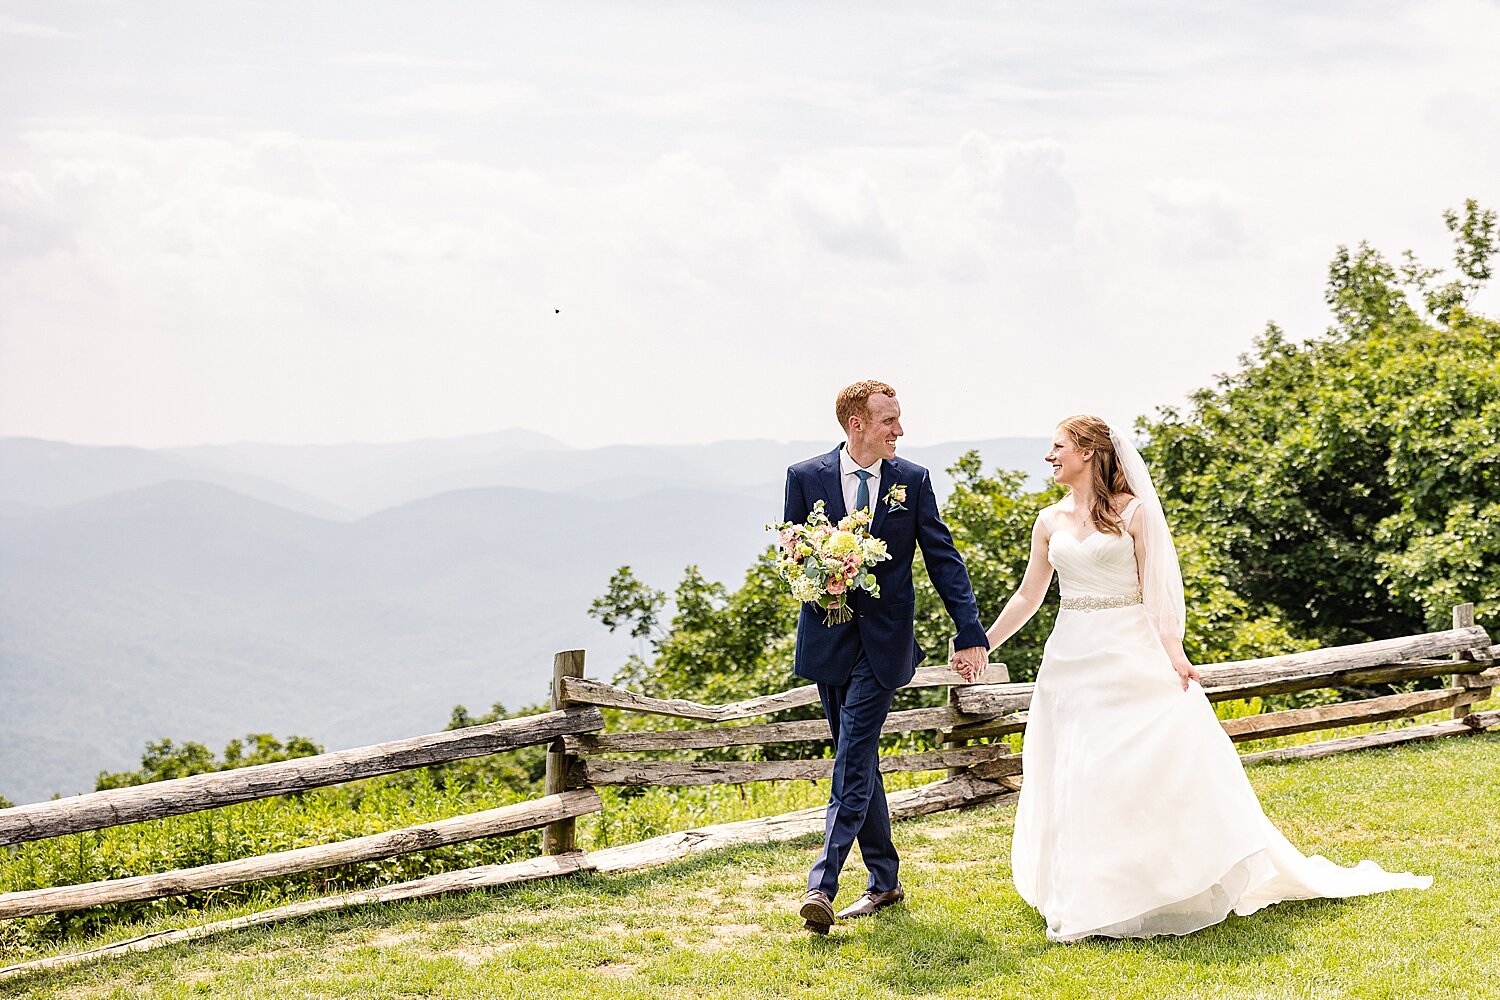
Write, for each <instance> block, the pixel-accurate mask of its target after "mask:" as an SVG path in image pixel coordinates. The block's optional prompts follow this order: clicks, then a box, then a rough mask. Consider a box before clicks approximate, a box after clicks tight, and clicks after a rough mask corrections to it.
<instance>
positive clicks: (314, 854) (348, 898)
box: [0, 604, 1500, 977]
mask: <svg viewBox="0 0 1500 1000" xmlns="http://www.w3.org/2000/svg"><path fill="white" fill-rule="evenodd" d="M1497 660H1500V645H1493V644H1492V643H1491V641H1490V637H1489V635H1488V634H1487V633H1486V632H1485V630H1484V629H1482V628H1479V627H1478V626H1476V625H1475V623H1474V608H1473V605H1471V604H1465V605H1461V606H1459V607H1457V608H1455V609H1454V611H1453V627H1452V628H1451V629H1448V630H1445V631H1441V632H1431V633H1426V634H1423V635H1414V636H1405V637H1402V638H1396V639H1384V640H1380V641H1376V642H1368V643H1362V644H1359V645H1352V646H1340V647H1334V648H1327V649H1318V650H1313V651H1310V652H1303V653H1293V654H1288V655H1283V656H1273V657H1266V658H1264V659H1256V660H1243V661H1238V662H1233V663H1223V664H1214V665H1209V666H1205V667H1202V668H1201V670H1200V672H1201V674H1202V676H1203V686H1204V689H1205V691H1206V692H1207V693H1208V697H1209V698H1210V699H1212V700H1215V701H1223V700H1229V699H1244V698H1252V697H1256V696H1261V695H1270V694H1284V693H1289V692H1295V691H1307V690H1314V689H1322V688H1336V689H1341V690H1343V691H1345V692H1359V691H1361V690H1362V689H1367V688H1369V687H1370V686H1372V685H1383V684H1391V683H1397V682H1405V681H1417V680H1430V679H1433V678H1442V679H1444V681H1445V684H1444V686H1442V687H1432V688H1424V689H1420V690H1415V691H1411V692H1404V693H1398V694H1387V695H1378V696H1373V697H1360V698H1355V699H1354V700H1346V701H1340V702H1336V703H1333V704H1327V705H1318V706H1316V707H1311V708H1298V709H1289V710H1286V711H1279V712H1268V713H1265V714H1261V715H1252V716H1247V717H1243V718H1235V719H1230V720H1227V721H1225V722H1224V724H1223V725H1224V728H1225V730H1226V731H1227V732H1228V734H1229V736H1230V738H1231V739H1233V740H1235V741H1236V742H1244V741H1249V740H1259V739H1264V738H1267V737H1273V736H1285V735H1290V734H1295V733H1304V732H1310V731H1317V730H1327V729H1334V728H1339V727H1345V726H1351V725H1358V724H1362V723H1370V722H1378V721H1387V720H1398V719H1414V718H1415V717H1417V716H1420V715H1424V714H1428V713H1432V712H1439V711H1449V710H1451V713H1450V714H1451V717H1450V718H1447V719H1443V720H1441V721H1437V722H1429V723H1426V724H1421V725H1408V726H1401V727H1396V728H1390V729H1382V730H1373V731H1369V732H1365V733H1362V734H1360V735H1356V736H1349V737H1344V738H1341V739H1328V740H1322V741H1316V742H1311V743H1306V744H1301V745H1297V746H1292V747H1288V748H1285V749H1278V750H1266V751H1262V752H1259V753H1252V754H1247V755H1245V756H1244V757H1243V758H1242V759H1243V760H1244V761H1245V762H1246V763H1247V764H1248V763H1259V762H1264V761H1278V760H1289V759H1296V758H1310V757H1321V756H1326V755H1328V754H1334V753H1340V752H1344V751H1349V750H1357V749H1361V748H1365V747H1376V746H1388V745H1393V744H1399V743H1410V742H1414V741H1418V740H1430V739H1437V738H1441V737H1447V736H1461V735H1467V734H1473V733H1479V732H1483V731H1485V730H1488V729H1491V728H1494V727H1496V726H1500V711H1485V712H1476V711H1473V708H1472V706H1473V705H1475V704H1476V703H1478V702H1481V701H1484V700H1485V699H1487V698H1488V697H1490V694H1491V692H1492V690H1493V688H1494V687H1496V686H1500V667H1497V666H1496V663H1497ZM583 672H584V653H583V651H582V650H570V651H566V652H562V653H558V654H557V656H556V657H555V659H554V662H553V682H552V692H551V706H550V707H551V711H548V712H545V713H543V714H540V715H534V716H527V717H523V718H515V719H506V720H503V721H500V722H493V723H486V724H482V725H477V726H470V727H467V728H464V729H457V730H450V731H445V732H442V733H434V734H431V735H427V736H418V737H414V738H411V739H405V740H396V741H393V742H389V743H380V744H376V745H374V746H368V747H360V748H358V749H354V750H341V751H337V752H334V753H324V754H318V755H316V756H311V757H301V758H296V759H293V760H287V761H280V762H276V763H270V764H260V765H256V766H253V767H245V768H240V769H237V770H231V771H218V772H213V773H210V774H200V775H194V776H191V777H186V778H177V779H173V780H170V781H160V782H154V783H151V784H145V785H137V786H133V787H128V788H118V789H110V790H107V791H100V792H91V793H88V794H84V795H75V796H72V797H71V798H64V799H55V800H52V801H49V802H38V803H34V804H30V805H21V806H15V807H13V808H8V809H0V848H3V847H6V846H9V845H15V844H20V843H23V842H27V841H35V840H41V839H45V838H49V837H60V836H64V835H67V834H76V833H82V832H85V831H90V830H98V829H102V828H105V827H112V826H120V825H124V824H127V823H138V822H144V821H148V820H154V819H161V818H164V817H168V816H175V815H182V814H185V813H191V812H196V811H200V810H204V809H213V808H216V807H219V806H225V805H231V804H233V803H238V802H247V801H251V800H254V799H262V798H268V797H271V796H276V795H283V794H287V793H291V792H300V791H306V790H309V789H312V788H318V787H322V786H326V785H332V784H337V783H340V782H346V781H355V780H359V779H361V778H370V777H376V776H379V775H386V774H393V773H397V772H400V771H405V770H410V769H413V768H419V767H427V766H430V765H434V764H442V763H447V762H450V761H456V760H462V759H465V758H472V757H479V756H484V755H488V754H495V753H503V752H506V751H509V750H515V749H518V748H521V747H526V746H538V745H542V744H546V745H548V747H549V751H548V754H547V773H546V786H545V789H544V794H543V796H542V797H540V798H538V799H534V800H531V801H527V802H522V803H518V804H515V805H510V806H503V807H501V808H497V809H489V810H486V811H483V812H477V813H472V814H469V815H465V816H458V817H455V818H452V819H445V820H438V821H435V822H431V823H426V824H422V825H420V826H414V827H407V828H404V829H399V830H392V831H389V832H386V833H379V834H374V835H371V836H365V837H358V838H355V839H352V840H346V841H341V842H336V843H330V844H321V845H317V846H313V847H303V848H297V849H295V850H288V851H280V852H277V853H274V854H266V855H261V856H258V857H251V858H242V859H239V860H235V861H226V862H222V863H219V864H212V865H204V866H200V867H196V868H188V869H180V870H177V871H170V872H162V873H156V874H146V875H138V876H134V877H130V878H121V879H113V880H109V881H103V882H93V883H89V884H85V885H67V886H55V887H51V888H44V889H32V890H26V891H20V892H9V893H4V894H0V919H9V918H17V917H26V916H37V915H41V914H47V913H56V912H61V911H65V910H76V909H81V908H85V907H90V906H98V905H101V904H105V903H119V902H127V901H140V900H150V899H158V898H161V897H164V896H171V895H179V894H183V893H189V892H194V891H198V890H202V889H208V888H217V887H223V886H229V885H236V884H240V883H244V882H250V881H254V880H257V879H266V878H273V877H276V876H282V875H289V874H294V873H299V872H308V871H315V870H318V869H323V868H329V867H333V866H336V865H344V864H349V863H353V862H360V861H372V860H377V859H381V858H389V857H394V856H397V855H400V854H406V853H410V852H413V851H421V850H426V849H428V848H433V847H439V846H442V845H446V844H455V843H460V842H463V841H469V840H476V839H480V838H484V837H496V836H502V835H506V834H513V833H518V832H521V831H525V830H535V829H537V828H541V829H543V831H544V832H543V838H542V843H543V852H544V853H543V855H542V856H541V857H538V858H533V859H531V860H528V861H521V862H514V863H511V864H502V865H483V866H479V867H476V868H467V869H462V870H459V871H453V872H446V873H443V874H440V875H433V876H429V877H427V878H422V879H416V880H414V881H410V882H402V883H397V884H394V885H387V886H380V887H377V888H372V889H366V890H362V891H358V892H350V893H343V894H339V895H333V896H326V897H322V898H318V899H313V900H308V901H305V902H300V903H294V904H290V905H288V906H281V907H276V908H274V909H271V910H266V911H262V912H260V913H255V914H251V915H249V916H246V917H239V918H236V919H233V920H226V921H219V922H216V923H211V924H204V925H200V926H197V927H190V928H185V929H182V930H177V931H168V932H161V933H157V934H152V935H146V936H145V937H142V938H136V939H132V940H129V941H123V942H118V943H116V944H112V945H108V946H106V947H104V948H100V949H96V950H95V951H91V952H83V953H78V954H72V955H63V956H58V957H54V958H48V959H40V960H37V961H33V962H27V963H22V964H20V965H13V966H10V967H8V968H3V969H0V977H5V976H10V975H16V974H20V973H23V972H29V971H35V970H38V969H43V968H51V967H57V966H61V965H68V964H74V963H76V962H81V961H86V960H89V959H92V958H96V957H99V956H102V955H107V954H117V953H121V952H126V951H140V950H146V949H148V948H155V947H161V946H163V945H166V944H171V943H174V942H177V941H185V940H192V939H194V938H199V937H204V936H207V935H209V934H214V933H219V932H222V931H226V930H233V929H238V928H241V927H249V926H255V925H258V924H265V923H271V922H274V921H279V920H286V919H291V918H294V917H299V916H304V915H308V914H312V913H319V912H325V911H328V910H335V909H342V908H345V907H350V906H357V905H362V904H365V903H375V902H384V901H392V900H399V899H414V898H421V897H426V896H433V895H439V894H443V893H450V892H459V891H464V890H468V889H476V888H485V887H492V886H499V885H507V884H514V883H517V882H524V881H529V880H533V879H538V878H548V877H552V876H557V875H564V874H568V873H572V872H581V871H594V872H605V873H610V872H623V871H631V870H636V869H640V868H644V867H650V866H653V865H658V864H664V863H667V862H670V861H673V860H676V859H678V858H682V857H686V856H688V855H691V854H695V853H698V852H701V851H704V850H711V849H714V848H717V847H721V846H729V845H734V844H745V843H768V842H774V841H780V840H786V839H791V838H795V837H799V836H803V835H805V834H809V833H815V832H818V831H820V830H821V829H822V825H823V810H822V808H821V807H818V808H812V809H804V810H800V811H798V812H794V813H787V814H784V815H781V816H772V817H767V818H764V819H756V820H747V821H742V822H739V823H727V824H720V825H718V826H712V827H704V828H701V829H698V830H687V831H681V832H678V833H672V834H667V835H665V836H662V837H657V838H654V839H652V840H648V841H643V842H640V843H636V844H625V845H621V846H617V847H610V848H605V849H603V850H596V851H590V852H587V853H585V852H582V851H579V850H577V849H576V844H575V840H574V824H575V821H576V819H577V818H578V817H579V816H583V815H587V814H589V813H594V812H598V811H600V810H601V809H602V803H601V800H600V797H599V794H598V792H597V791H595V789H596V788H597V787H599V786H606V785H635V786H658V787H659V786H684V785H713V784H743V783H746V782H756V781H784V780H793V779H797V780H802V779H820V778H827V777H829V775H830V774H831V773H832V768H833V761H832V759H831V757H830V756H828V755H827V754H826V753H825V755H823V756H819V757H816V758H811V759H803V760H730V761H726V760H681V759H669V760H661V759H651V758H649V757H644V758H643V757H640V756H636V757H629V758H611V756H610V755H619V754H635V755H641V754H650V753H651V752H654V751H693V750H712V749H722V748H726V747H745V746H765V745H776V744H787V743H793V744H798V743H807V742H810V741H819V740H822V741H827V740H828V739H829V738H830V733H829V728H828V723H827V721H826V720H824V719H805V720H796V721H788V722H754V723H750V724H742V723H743V722H744V720H751V719H760V718H764V717H766V716H772V715H775V714H777V713H779V712H783V711H786V710H788V709H793V708H799V707H802V706H807V705H813V704H816V703H817V701H818V694H817V689H816V688H815V687H813V686H811V685H809V686H805V687H798V688H793V689H791V690H789V691H782V692H778V693H776V694H769V695H764V696H761V697H758V698H750V699H746V700H744V701H739V702H733V703H730V704H725V705H705V704H699V703H697V702H692V701H686V700H682V699H669V698H655V697H650V696H648V695H644V694H640V693H637V692H634V691H629V690H626V689H624V688H621V687H617V686H615V685H612V684H606V683H603V682H601V681H596V680H591V679H589V678H586V677H584V676H583ZM908 686H909V687H913V688H932V687H946V688H947V689H948V697H947V704H946V705H942V706H939V707H935V708H914V709H909V710H905V711H897V712H892V713H891V714H890V716H889V718H888V719H887V720H886V724H885V727H884V729H883V732H885V733H912V732H920V731H931V732H935V733H937V734H939V742H941V745H942V748H941V749H937V750H928V751H923V752H916V753H902V754H895V755H890V756H886V757H884V758H882V760H881V770H882V771H886V772H895V771H936V770H943V771H945V772H946V776H945V777H944V778H942V779H941V780H938V781H934V782H932V783H929V784H927V785H923V786H920V787H917V788H912V789H907V790H903V791H899V792H895V793H893V794H891V795H890V796H889V797H888V799H889V803H890V807H891V812H892V815H893V817H895V818H904V817H910V816H917V815H923V814H926V813H931V812H936V811H941V810H945V809H952V808H957V807H960V806H968V805H973V804H976V803H980V802H984V801H988V800H993V799H996V798H999V797H1002V796H1005V795H1008V794H1012V793H1014V792H1015V791H1016V790H1017V789H1018V788H1019V787H1020V781H1021V779H1022V774H1021V755H1020V754H1018V753H1015V752H1013V751H1012V749H1011V747H1010V746H1009V744H1008V743H1006V742H984V743H974V742H972V741H975V740H989V739H993V738H995V737H1000V736H1005V735H1007V734H1010V733H1017V732H1022V731H1023V730H1024V729H1025V727H1026V711H1027V707H1028V705H1029V704H1030V701H1031V691H1032V685H1030V684H1013V683H1010V682H1009V676H1008V674H1007V672H1006V670H1005V667H1004V665H1002V664H991V665H990V666H989V667H988V668H987V670H986V672H985V674H983V675H982V676H981V677H979V678H978V679H977V680H976V681H975V682H974V683H964V682H962V681H960V680H959V678H958V676H957V675H956V674H954V673H953V672H952V671H951V670H949V669H948V668H946V667H927V668H923V669H921V670H918V671H917V674H916V676H915V677H914V678H913V679H912V681H911V684H910V685H908ZM604 709H609V710H614V711H620V712H633V713H644V714H648V715H659V716H668V717H672V718H675V719H680V720H690V721H698V722H703V723H707V725H703V726H698V727H694V728H674V729H662V730H645V731H639V730H626V731H619V732H612V733H611V732H604V729H605V716H604V714H603V711H602V710H604Z"/></svg>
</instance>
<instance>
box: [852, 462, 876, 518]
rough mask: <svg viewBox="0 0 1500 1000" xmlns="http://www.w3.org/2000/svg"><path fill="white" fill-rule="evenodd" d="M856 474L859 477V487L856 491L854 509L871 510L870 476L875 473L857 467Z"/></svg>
mask: <svg viewBox="0 0 1500 1000" xmlns="http://www.w3.org/2000/svg"><path fill="white" fill-rule="evenodd" d="M854 474H855V475H856V476H858V477H859V489H857V490H855V491H854V509H855V510H869V509H870V478H871V477H872V476H874V475H875V473H873V472H866V471H865V470H864V469H855V470H854Z"/></svg>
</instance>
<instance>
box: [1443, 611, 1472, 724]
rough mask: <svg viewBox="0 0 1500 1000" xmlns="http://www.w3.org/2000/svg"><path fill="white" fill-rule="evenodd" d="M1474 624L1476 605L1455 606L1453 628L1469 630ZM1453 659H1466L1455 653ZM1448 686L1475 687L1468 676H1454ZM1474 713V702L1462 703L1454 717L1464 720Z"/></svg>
mask: <svg viewBox="0 0 1500 1000" xmlns="http://www.w3.org/2000/svg"><path fill="white" fill-rule="evenodd" d="M1473 624H1474V605H1473V604H1459V605H1455V606H1454V608H1453V627H1454V628H1469V627H1471V626H1472V625H1473ZM1452 659H1453V660H1454V661H1455V662H1461V661H1462V660H1463V659H1464V654H1463V653H1454V654H1453V656H1452ZM1448 686H1449V687H1463V688H1472V687H1473V686H1474V685H1473V683H1472V682H1471V680H1470V677H1469V675H1468V674H1454V675H1453V677H1452V678H1451V679H1450V681H1449V684H1448ZM1473 711H1474V702H1473V701H1461V702H1459V703H1458V704H1457V705H1455V706H1453V717H1454V718H1455V719H1462V718H1464V717H1465V716H1467V715H1469V714H1470V713H1472V712H1473Z"/></svg>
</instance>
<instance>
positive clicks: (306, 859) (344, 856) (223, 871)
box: [0, 788, 603, 918]
mask: <svg viewBox="0 0 1500 1000" xmlns="http://www.w3.org/2000/svg"><path fill="white" fill-rule="evenodd" d="M602 806H603V804H602V803H601V802H600V799H599V793H598V792H596V791H594V790H593V789H592V788H590V789H585V790H580V791H574V792H564V793H562V794H561V795H548V796H545V797H543V798H540V799H532V800H531V801H529V802H518V803H516V804H515V805H509V806H500V807H499V808H497V809H487V810H485V811H484V812H477V813H470V814H468V815H467V816H456V817H454V818H453V819H443V820H437V821H435V822H432V823H424V824H422V825H421V826H410V827H406V828H405V829H402V830H391V831H388V832H386V833H376V834H371V835H370V836H367V837H356V838H354V839H353V840H343V841H338V842H336V843H332V844H318V845H316V846H313V847H299V848H296V849H294V850H290V851H278V852H276V853H275V854H263V855H260V856H258V857H253V858H240V859H239V860H236V861H223V862H220V863H218V864H213V865H201V866H199V867H197V868H184V869H181V870H179V871H173V872H165V873H162V874H160V875H137V876H134V877H132V878H120V879H110V880H108V881H103V882H90V883H87V884H86V885H65V886H55V887H52V888H49V889H30V890H26V891H23V892H9V893H5V894H3V895H0V918H8V917H32V916H36V915H38V914H42V913H59V912H61V911H64V910H77V909H82V908H84V907H88V906H101V905H103V904H105V903H126V902H139V901H141V900H147V899H160V898H161V897H163V896H180V895H182V894H184V893H189V892H196V891H198V890H200V889H213V888H219V887H222V886H226V885H239V884H241V883H244V882H254V881H255V880H257V879H263V878H275V877H277V876H280V875H293V874H297V873H300V872H310V871H316V870H318V869H320V868H332V867H333V866H335V865H347V864H354V863H356V862H360V861H378V860H380V859H382V858H393V857H396V856H397V855H401V854H410V853H412V852H413V851H426V850H430V849H431V848H434V847H444V846H446V845H448V844H459V843H463V842H465V841H469V840H479V839H480V838H482V837H499V836H504V835H507V834H512V833H520V832H522V831H524V830H535V829H537V828H538V827H541V826H545V825H546V824H548V823H552V822H554V821H556V820H559V819H566V818H572V817H576V816H583V815H585V814H587V813H594V812H598V811H599V810H600V809H601V808H602Z"/></svg>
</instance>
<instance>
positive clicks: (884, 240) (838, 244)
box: [777, 167, 901, 261]
mask: <svg viewBox="0 0 1500 1000" xmlns="http://www.w3.org/2000/svg"><path fill="white" fill-rule="evenodd" d="M777 189H778V190H777V194H778V199H779V200H780V202H781V203H782V204H783V205H784V206H785V207H786V209H787V211H788V212H789V213H790V214H791V215H792V217H793V218H795V219H796V220H797V222H798V223H799V224H801V225H802V227H803V228H804V229H805V230H806V231H807V232H808V233H810V234H811V235H812V237H813V238H814V239H815V240H817V242H818V243H819V245H821V246H822V247H823V248H824V249H825V250H827V251H828V252H829V253H834V254H840V255H844V256H850V257H868V258H874V259H878V260H886V261H895V260H898V259H900V257H901V244H900V240H899V238H898V237H897V235H896V232H895V229H894V227H893V226H892V223H891V221H890V219H889V217H888V216H889V212H888V210H887V208H886V206H885V202H884V200H883V199H882V197H881V195H880V191H879V188H878V186H877V185H876V183H875V181H874V180H873V179H872V178H871V177H870V176H869V175H868V174H866V173H864V172H863V171H860V170H855V171H852V172H850V173H849V174H847V175H845V176H843V177H834V176H830V175H828V174H826V173H824V172H822V171H819V170H811V169H807V168H804V167H788V168H786V169H784V170H783V171H782V172H781V176H780V178H779V179H778V181H777Z"/></svg>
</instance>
